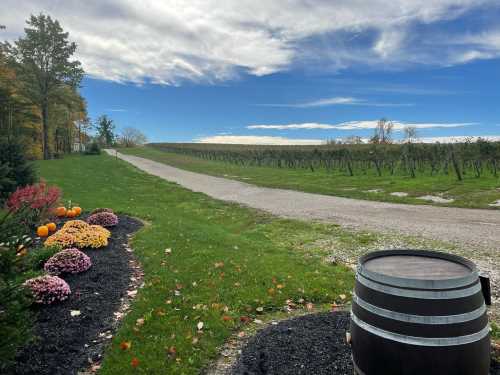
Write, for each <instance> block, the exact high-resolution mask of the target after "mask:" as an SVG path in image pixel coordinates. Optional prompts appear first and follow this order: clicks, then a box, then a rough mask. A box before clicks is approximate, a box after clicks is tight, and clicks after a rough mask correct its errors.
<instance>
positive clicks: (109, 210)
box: [90, 208, 115, 215]
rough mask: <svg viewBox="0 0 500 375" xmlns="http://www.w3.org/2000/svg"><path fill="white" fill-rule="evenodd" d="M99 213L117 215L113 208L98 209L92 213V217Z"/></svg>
mask: <svg viewBox="0 0 500 375" xmlns="http://www.w3.org/2000/svg"><path fill="white" fill-rule="evenodd" d="M99 212H110V213H112V214H114V213H115V212H114V211H113V210H112V209H111V208H96V209H95V210H94V211H92V212H91V213H90V215H94V214H98V213H99Z"/></svg>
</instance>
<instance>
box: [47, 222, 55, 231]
mask: <svg viewBox="0 0 500 375" xmlns="http://www.w3.org/2000/svg"><path fill="white" fill-rule="evenodd" d="M46 227H47V228H49V232H55V231H56V229H57V225H56V223H48V224H46Z"/></svg>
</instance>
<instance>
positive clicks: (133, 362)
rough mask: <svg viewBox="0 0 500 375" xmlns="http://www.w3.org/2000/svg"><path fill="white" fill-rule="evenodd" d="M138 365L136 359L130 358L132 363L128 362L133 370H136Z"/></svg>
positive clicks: (138, 362)
mask: <svg viewBox="0 0 500 375" xmlns="http://www.w3.org/2000/svg"><path fill="white" fill-rule="evenodd" d="M140 363H141V361H139V359H138V358H137V357H134V358H132V361H130V365H131V366H132V367H133V368H136V367H137V366H139V364H140Z"/></svg>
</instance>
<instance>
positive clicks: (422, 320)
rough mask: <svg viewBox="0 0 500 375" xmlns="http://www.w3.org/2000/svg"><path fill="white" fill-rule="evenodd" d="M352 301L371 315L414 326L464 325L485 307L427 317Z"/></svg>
mask: <svg viewBox="0 0 500 375" xmlns="http://www.w3.org/2000/svg"><path fill="white" fill-rule="evenodd" d="M352 300H353V301H354V302H355V303H356V304H358V305H359V306H360V307H362V308H363V309H365V310H367V311H369V312H371V313H372V314H375V315H378V316H382V317H384V318H388V319H393V320H398V321H400V322H406V323H416V324H456V323H465V322H469V321H471V320H475V319H477V318H479V317H481V316H482V315H483V314H484V313H485V312H486V305H485V304H484V303H483V305H482V306H481V307H479V308H478V309H476V310H473V311H471V312H468V313H464V314H457V315H437V316H430V315H429V316H427V315H413V314H405V313H400V312H397V311H391V310H387V309H384V308H382V307H378V306H375V305H372V304H371V303H368V302H366V301H365V300H363V299H362V298H361V297H359V296H357V295H356V294H353V296H352Z"/></svg>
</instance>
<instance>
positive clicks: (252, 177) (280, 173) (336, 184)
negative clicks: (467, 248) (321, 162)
mask: <svg viewBox="0 0 500 375" xmlns="http://www.w3.org/2000/svg"><path fill="white" fill-rule="evenodd" d="M120 152H123V153H126V154H131V155H136V156H141V157H144V158H148V159H152V160H155V161H158V162H162V163H165V164H169V165H172V166H176V167H179V168H183V169H186V170H190V171H193V172H200V173H206V174H210V175H214V176H223V177H226V178H231V179H235V180H240V181H243V182H248V183H252V184H255V185H260V186H266V187H274V188H284V189H293V190H301V191H306V192H311V193H319V194H327V195H336V196H341V197H349V198H358V199H368V200H377V201H386V202H398V203H411V204H431V202H428V201H423V200H421V199H416V198H417V197H419V196H423V195H436V196H440V195H442V196H443V197H447V198H453V199H455V201H454V202H452V203H448V204H441V203H440V204H439V205H447V206H455V207H469V208H492V207H490V206H489V204H491V203H493V202H495V201H496V200H499V199H500V178H494V177H481V178H475V177H473V176H471V175H467V176H465V179H464V180H463V181H461V182H459V181H457V180H456V178H455V176H454V175H453V174H450V175H448V176H446V175H440V176H434V177H431V176H419V177H418V178H415V179H412V178H409V177H403V176H382V177H378V176H376V175H375V172H374V171H372V172H371V174H370V173H369V174H367V175H362V176H354V177H349V176H346V175H340V174H333V173H329V172H326V171H321V170H320V171H315V172H311V171H310V170H306V169H300V170H295V169H286V168H283V169H279V168H269V167H244V166H238V165H234V164H229V163H224V162H214V161H207V160H203V159H199V158H195V157H192V156H187V155H180V154H173V153H167V152H163V151H160V150H157V149H153V148H151V147H141V148H127V149H120ZM377 189H379V190H383V191H381V192H369V190H377ZM393 192H405V193H408V194H409V196H408V197H397V196H393V195H391V194H390V193H393Z"/></svg>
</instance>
